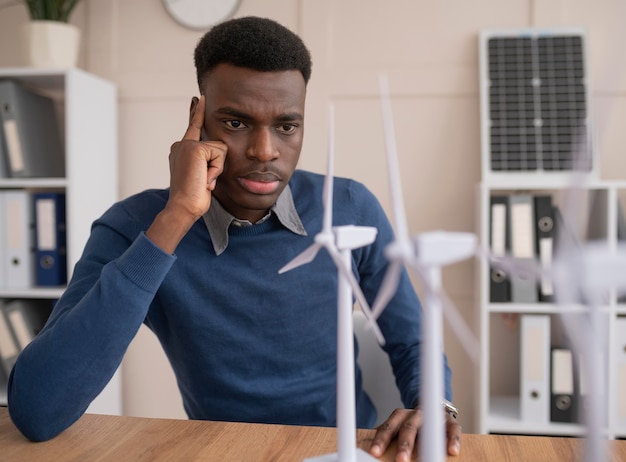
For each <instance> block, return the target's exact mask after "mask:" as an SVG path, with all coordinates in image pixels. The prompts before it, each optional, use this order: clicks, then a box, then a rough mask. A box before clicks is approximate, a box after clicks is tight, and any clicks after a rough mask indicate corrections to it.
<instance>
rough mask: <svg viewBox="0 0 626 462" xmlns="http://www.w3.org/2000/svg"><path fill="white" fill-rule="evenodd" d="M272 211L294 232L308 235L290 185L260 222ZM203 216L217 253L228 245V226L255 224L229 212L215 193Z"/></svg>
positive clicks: (221, 251)
mask: <svg viewBox="0 0 626 462" xmlns="http://www.w3.org/2000/svg"><path fill="white" fill-rule="evenodd" d="M272 213H274V214H276V217H277V218H278V220H279V221H280V222H281V223H282V225H283V226H284V227H285V228H287V229H288V230H289V231H291V232H292V233H294V234H299V235H300V236H306V235H307V233H306V230H305V229H304V225H303V224H302V220H301V219H300V215H298V211H297V210H296V206H295V204H294V202H293V196H292V194H291V189H290V188H289V185H287V187H286V188H285V189H283V192H282V193H280V196H278V199H277V200H276V203H275V204H274V205H273V206H272V208H271V209H270V212H269V213H268V215H267V216H265V217H264V218H263V219H262V220H261V221H260V222H259V224H260V223H262V222H264V221H265V220H267V218H268V217H269V215H270V214H272ZM202 218H203V219H204V223H205V225H206V227H207V230H208V231H209V236H211V242H213V249H214V250H215V253H216V254H217V255H220V254H221V253H223V252H224V251H225V250H226V247H228V228H229V227H230V225H231V224H233V223H237V224H238V225H240V226H246V225H248V226H254V224H252V223H250V222H247V221H244V220H239V219H237V218H235V217H234V216H232V215H231V214H230V213H228V212H227V211H226V210H225V209H224V207H222V204H220V203H219V201H218V200H217V199H216V198H215V196H213V195H212V196H211V207H209V210H208V211H207V212H206V213H205V214H204V215H203V216H202Z"/></svg>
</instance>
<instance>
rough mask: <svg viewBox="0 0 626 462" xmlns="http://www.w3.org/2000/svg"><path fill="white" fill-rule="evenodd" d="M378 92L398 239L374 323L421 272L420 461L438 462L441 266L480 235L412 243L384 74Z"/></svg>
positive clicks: (459, 324)
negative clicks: (403, 282) (408, 274)
mask: <svg viewBox="0 0 626 462" xmlns="http://www.w3.org/2000/svg"><path fill="white" fill-rule="evenodd" d="M380 91H381V103H382V113H383V125H384V129H385V144H386V150H387V161H388V170H389V183H390V188H391V196H392V201H393V212H394V220H395V232H396V240H395V241H394V242H392V243H391V244H389V246H388V247H387V249H386V254H387V258H388V259H389V260H390V266H389V270H388V272H387V274H385V279H384V281H383V284H382V287H381V289H380V291H379V293H378V296H377V297H376V301H375V303H374V306H373V308H372V315H373V317H374V319H376V318H377V317H378V315H380V313H381V312H382V310H383V309H384V308H385V306H386V305H387V303H388V302H389V300H390V299H391V297H392V296H393V294H394V293H395V291H396V289H397V286H398V281H399V278H400V273H401V270H402V266H403V265H405V264H406V265H407V266H410V267H411V268H412V269H413V270H415V271H416V272H417V273H418V276H419V277H420V278H421V279H422V281H423V282H424V283H425V286H426V296H425V303H424V306H425V310H424V319H423V324H422V339H423V344H422V353H421V355H422V361H421V364H422V371H423V372H422V374H421V378H422V383H421V392H420V404H421V408H422V410H423V413H424V414H423V415H424V418H423V422H424V423H423V425H422V428H421V429H420V437H419V441H420V460H427V461H429V462H439V461H443V460H444V458H446V452H445V441H444V432H445V425H444V422H443V418H444V413H443V409H442V406H441V403H442V399H443V389H444V386H443V376H444V371H443V360H442V358H443V351H442V329H443V325H442V319H441V318H442V301H445V298H444V297H443V296H442V295H443V292H442V291H441V267H442V266H443V265H447V264H451V263H455V262H457V261H460V260H464V259H466V258H468V257H471V256H473V255H474V254H475V252H476V237H475V235H474V234H470V233H460V232H445V231H433V232H427V233H421V234H418V235H416V236H414V238H413V240H411V239H409V235H408V231H407V225H406V217H405V215H404V213H405V212H404V205H403V200H402V188H401V185H400V173H399V168H398V161H397V148H396V143H395V134H394V128H393V115H392V111H391V102H390V99H389V90H388V84H387V80H386V78H384V76H381V78H380ZM445 308H447V310H446V311H444V312H445V313H446V314H448V315H454V317H451V318H449V320H450V321H451V322H450V324H451V326H452V328H453V329H454V330H455V331H456V332H457V335H458V336H459V338H460V340H461V341H463V342H464V343H465V344H466V346H467V349H468V351H469V352H470V354H472V356H473V357H474V358H475V357H477V351H478V347H477V345H476V341H475V340H474V337H473V335H472V334H471V332H470V331H469V329H468V328H467V326H466V325H465V323H464V322H463V321H461V318H460V316H459V315H458V313H457V312H456V310H455V309H454V306H453V305H452V304H451V303H446V305H445Z"/></svg>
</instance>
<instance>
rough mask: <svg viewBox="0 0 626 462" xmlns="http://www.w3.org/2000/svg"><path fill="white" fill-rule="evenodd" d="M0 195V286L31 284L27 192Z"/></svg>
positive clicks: (32, 270)
mask: <svg viewBox="0 0 626 462" xmlns="http://www.w3.org/2000/svg"><path fill="white" fill-rule="evenodd" d="M1 194H2V195H3V196H4V198H3V202H4V207H3V210H2V211H3V215H2V216H1V217H0V219H1V220H0V224H1V226H2V227H3V230H2V231H1V232H0V235H2V237H3V241H2V243H1V244H2V247H3V249H4V256H3V257H4V258H3V260H2V266H3V270H2V271H3V273H4V279H3V281H4V285H5V287H11V288H26V287H32V286H33V285H34V282H35V254H34V245H33V244H34V242H33V207H32V198H31V193H30V192H28V191H23V190H6V191H3V192H2V193H1Z"/></svg>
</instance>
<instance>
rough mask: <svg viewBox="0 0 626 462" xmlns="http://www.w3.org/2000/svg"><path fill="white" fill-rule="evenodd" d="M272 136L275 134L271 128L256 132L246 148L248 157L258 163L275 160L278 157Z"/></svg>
mask: <svg viewBox="0 0 626 462" xmlns="http://www.w3.org/2000/svg"><path fill="white" fill-rule="evenodd" d="M274 136H275V134H274V133H273V132H272V129H271V128H260V129H258V130H256V131H255V133H254V135H253V137H252V139H251V142H250V146H249V147H248V156H250V157H255V158H256V159H258V160H259V161H260V162H269V161H271V160H274V159H276V158H277V157H278V149H277V147H276V143H275V139H274Z"/></svg>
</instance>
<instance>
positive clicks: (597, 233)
mask: <svg viewBox="0 0 626 462" xmlns="http://www.w3.org/2000/svg"><path fill="white" fill-rule="evenodd" d="M571 181H572V180H571V176H567V175H560V174H557V175H556V176H555V177H554V178H552V179H550V178H549V176H545V177H544V178H543V179H542V176H541V175H532V174H525V175H520V174H512V175H510V176H509V177H508V178H502V175H500V178H491V179H490V181H484V182H482V183H481V184H480V185H479V187H478V194H479V204H480V216H479V230H478V232H479V235H480V240H481V244H482V246H483V248H485V249H487V248H489V244H490V241H489V238H490V216H489V214H490V197H491V196H492V195H506V194H513V193H525V194H531V195H545V194H549V195H551V196H552V197H553V202H554V203H555V204H556V205H559V204H561V205H563V201H564V200H565V199H566V198H567V195H568V194H571V193H572V190H571V189H570V188H571V186H572V183H571ZM578 187H579V189H578V191H579V192H578V193H577V197H582V199H583V201H582V203H580V204H579V206H580V207H579V209H578V210H577V213H576V214H577V215H578V217H577V218H580V219H581V222H582V223H583V228H584V229H583V235H585V236H586V238H587V239H592V240H600V241H605V242H606V243H608V246H609V248H610V249H613V250H615V249H616V245H617V243H618V239H619V240H621V239H624V237H623V236H618V231H617V230H618V220H619V214H620V211H619V209H618V208H619V207H620V204H621V207H626V181H602V180H598V179H588V180H587V181H585V182H584V184H582V185H578ZM580 191H583V192H584V194H579V193H580ZM592 194H595V197H596V200H595V201H593V206H591V203H592V201H591V199H590V196H591V195H592ZM590 208H591V210H590ZM624 211H625V210H622V212H624ZM590 220H592V221H593V226H591V225H590V223H589V222H590ZM589 230H591V235H590V234H589ZM585 236H583V238H585ZM478 265H479V268H478V272H479V273H478V274H479V275H480V276H479V279H478V280H479V284H480V287H479V307H480V310H479V329H480V340H481V368H480V373H479V387H478V390H479V400H478V402H479V412H478V417H479V422H478V424H479V432H481V433H507V434H541V435H559V436H580V435H584V434H585V428H584V427H583V426H582V425H580V424H577V423H556V422H547V423H545V424H537V423H536V422H526V421H524V420H523V419H522V417H521V409H520V406H521V404H520V390H519V375H520V363H521V362H520V339H519V331H518V330H516V329H519V319H518V320H517V321H515V322H517V324H516V325H515V327H513V328H512V329H511V330H510V331H506V332H504V333H503V332H502V330H503V329H506V327H505V323H504V322H503V321H502V318H503V317H504V316H509V317H510V316H511V315H513V317H515V316H519V317H521V316H524V315H526V314H546V315H550V316H551V319H554V320H556V319H558V318H559V317H560V316H563V315H564V316H576V315H580V314H581V313H583V310H584V308H583V307H582V306H562V305H558V304H556V303H548V302H538V303H513V302H504V303H492V302H490V290H489V284H490V268H489V262H488V261H486V259H482V260H481V261H480V262H479V263H478ZM599 309H600V310H601V312H602V313H604V314H605V315H606V318H605V319H606V320H607V321H606V331H607V333H608V339H607V345H608V351H607V363H606V364H607V366H608V367H606V377H605V379H606V381H607V382H606V384H607V388H606V389H607V393H608V399H606V400H603V402H605V403H606V413H607V422H606V434H607V435H608V437H609V438H626V422H625V421H626V419H624V409H625V406H626V401H624V399H625V398H623V397H622V396H621V395H623V394H624V390H623V389H622V390H619V383H622V386H623V384H624V379H623V378H622V379H620V369H622V371H623V370H624V369H625V367H626V366H620V364H619V361H620V357H621V358H623V357H624V355H626V350H625V348H626V338H621V337H619V336H618V332H617V329H616V325H617V321H618V319H620V318H624V319H626V304H625V303H623V302H622V301H620V300H619V298H618V296H617V293H616V291H615V290H611V291H610V293H609V294H607V298H606V303H605V304H603V305H602V306H600V307H599ZM553 346H554V345H553ZM621 374H622V375H623V374H624V372H621ZM503 378H509V380H508V383H505V384H504V385H503V382H507V380H503ZM620 380H622V382H620ZM620 409H621V410H620ZM620 414H621V417H620Z"/></svg>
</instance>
